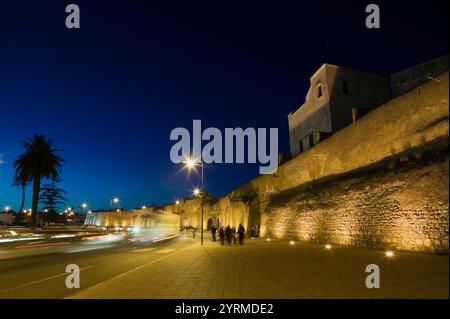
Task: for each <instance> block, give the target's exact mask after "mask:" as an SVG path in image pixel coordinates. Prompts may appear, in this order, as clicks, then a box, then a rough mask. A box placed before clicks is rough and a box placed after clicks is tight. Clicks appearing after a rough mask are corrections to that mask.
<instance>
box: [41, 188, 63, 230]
mask: <svg viewBox="0 0 450 319" xmlns="http://www.w3.org/2000/svg"><path fill="white" fill-rule="evenodd" d="M59 182H61V180H60V179H55V180H52V181H51V182H50V183H49V184H45V185H44V186H42V189H41V193H40V196H39V200H40V201H41V203H42V204H43V207H42V209H43V211H44V213H43V214H42V215H43V217H42V219H43V221H44V223H45V221H47V223H48V224H49V223H50V222H57V221H58V213H57V211H56V209H57V207H58V205H61V204H64V202H65V201H66V198H65V197H64V195H65V194H66V191H65V190H63V189H61V188H58V187H57V183H59Z"/></svg>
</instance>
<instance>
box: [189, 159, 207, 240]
mask: <svg viewBox="0 0 450 319" xmlns="http://www.w3.org/2000/svg"><path fill="white" fill-rule="evenodd" d="M185 163H186V166H187V167H188V168H194V167H195V166H196V165H197V164H200V170H201V173H200V176H201V183H202V184H201V187H200V190H199V189H198V188H196V189H195V190H194V195H195V196H199V197H200V206H201V222H200V223H201V224H200V225H201V226H200V244H201V245H203V197H204V194H205V178H204V174H203V167H204V164H203V160H202V159H201V158H200V159H199V160H195V159H194V160H193V159H188V160H187V161H186V162H185Z"/></svg>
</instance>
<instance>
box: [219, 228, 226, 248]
mask: <svg viewBox="0 0 450 319" xmlns="http://www.w3.org/2000/svg"><path fill="white" fill-rule="evenodd" d="M219 240H220V244H221V245H225V231H224V229H223V226H220V228H219Z"/></svg>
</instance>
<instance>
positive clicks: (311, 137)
mask: <svg viewBox="0 0 450 319" xmlns="http://www.w3.org/2000/svg"><path fill="white" fill-rule="evenodd" d="M308 138H309V147H313V146H314V135H313V134H312V133H311V134H310V135H309V137H308Z"/></svg>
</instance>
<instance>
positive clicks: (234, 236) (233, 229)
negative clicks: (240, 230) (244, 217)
mask: <svg viewBox="0 0 450 319" xmlns="http://www.w3.org/2000/svg"><path fill="white" fill-rule="evenodd" d="M231 238H232V240H233V244H234V245H236V244H237V240H236V228H235V227H233V228H231Z"/></svg>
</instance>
